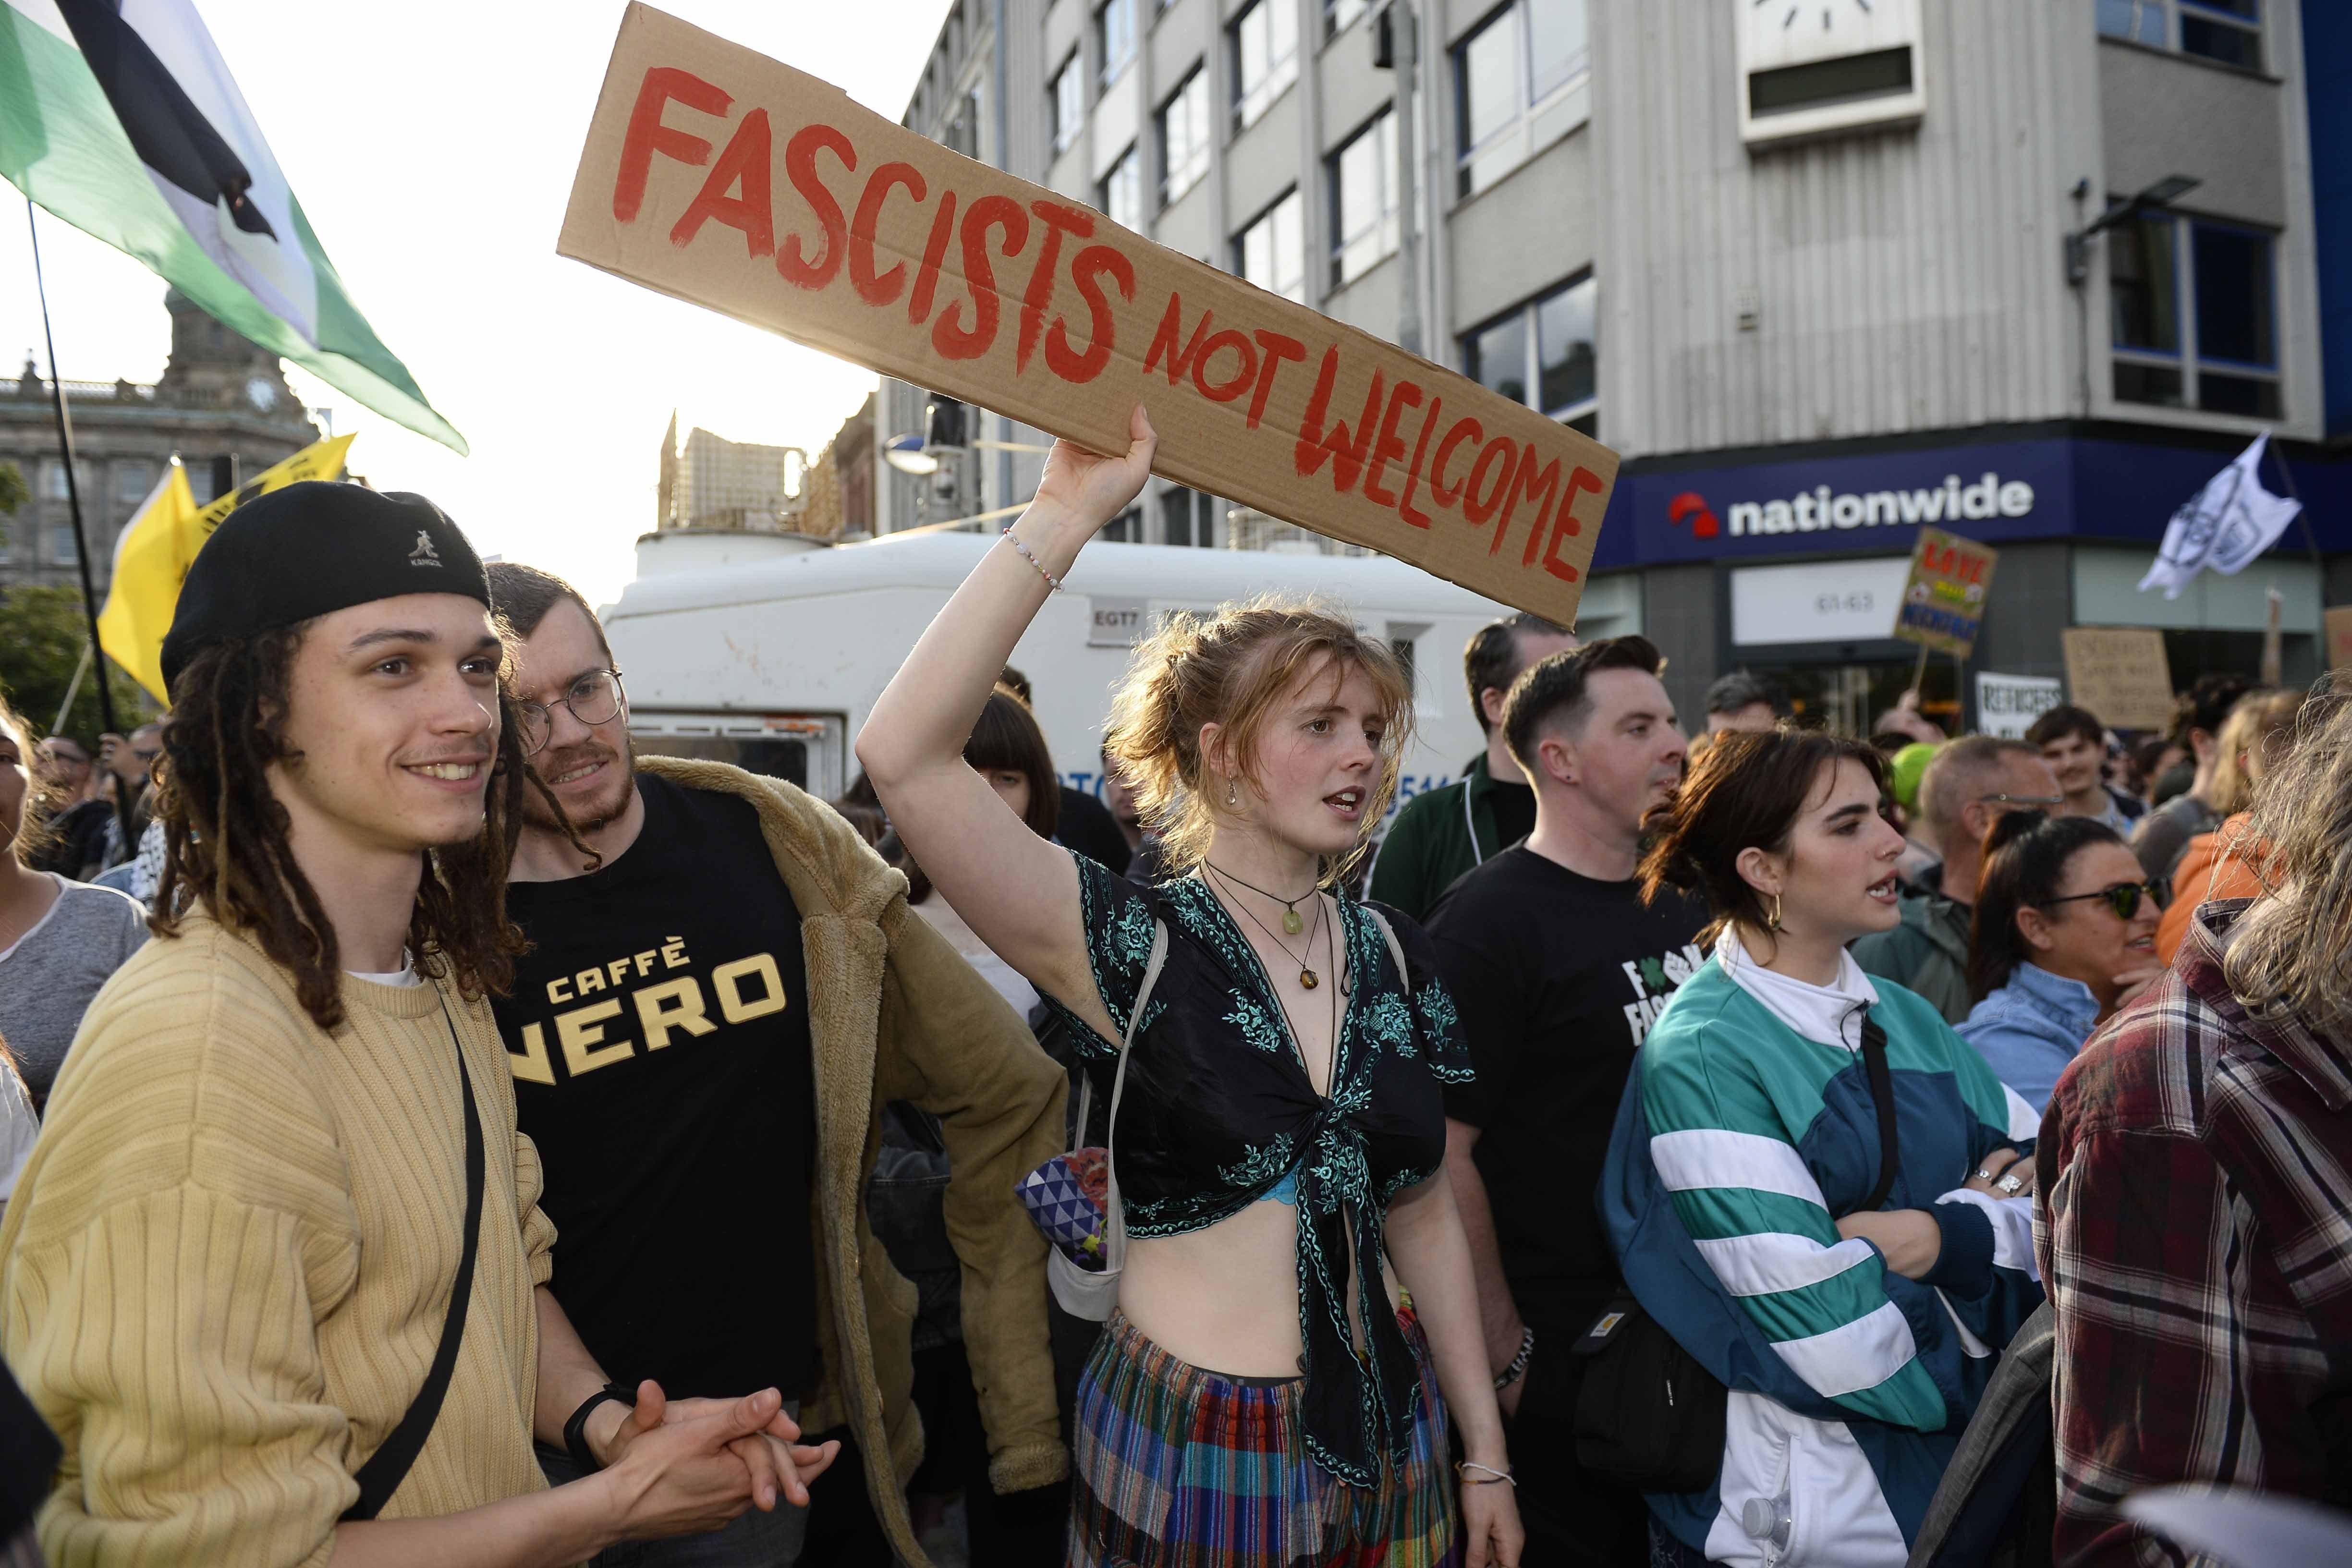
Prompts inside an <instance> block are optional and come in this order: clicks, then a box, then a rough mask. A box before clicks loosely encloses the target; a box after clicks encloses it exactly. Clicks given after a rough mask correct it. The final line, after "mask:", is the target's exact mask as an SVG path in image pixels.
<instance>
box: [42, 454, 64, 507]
mask: <svg viewBox="0 0 2352 1568" xmlns="http://www.w3.org/2000/svg"><path fill="white" fill-rule="evenodd" d="M41 494H42V495H43V496H44V497H47V499H49V500H52V501H62V500H64V499H65V498H66V465H65V460H64V459H63V458H61V457H49V458H44V459H43V460H42V463H41Z"/></svg>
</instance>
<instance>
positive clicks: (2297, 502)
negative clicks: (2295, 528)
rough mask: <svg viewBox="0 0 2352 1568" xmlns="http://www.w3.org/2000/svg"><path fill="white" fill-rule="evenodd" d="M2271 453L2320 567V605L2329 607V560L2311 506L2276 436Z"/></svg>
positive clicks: (2288, 497)
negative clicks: (2313, 523) (2313, 524)
mask: <svg viewBox="0 0 2352 1568" xmlns="http://www.w3.org/2000/svg"><path fill="white" fill-rule="evenodd" d="M2271 455H2272V456H2273V457H2275V458H2277V459H2278V470H2279V477H2280V478H2282V479H2284V480H2285V481H2286V498H2287V499H2288V500H2290V501H2293V502H2294V520H2295V521H2296V522H2298V523H2300V524H2302V525H2303V542H2304V543H2305V545H2306V546H2307V547H2309V549H2310V550H2311V564H2312V565H2314V566H2315V567H2317V568H2318V569H2319V607H2320V608H2321V609H2323V610H2325V609H2326V608H2327V562H2326V559H2325V558H2323V557H2322V556H2321V555H2320V553H2319V536H2318V535H2316V534H2315V533H2313V532H2312V531H2311V508H2310V507H2306V506H2305V505H2304V504H2303V493H2302V492H2301V491H2299V490H2297V489H2296V488H2295V487H2294V469H2292V468H2290V467H2288V466H2287V465H2286V454H2285V453H2284V452H2282V451H2280V450H2279V444H2278V442H2277V440H2276V438H2273V440H2272V442H2271Z"/></svg>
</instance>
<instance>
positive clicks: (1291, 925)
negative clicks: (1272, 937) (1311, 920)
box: [1282, 904, 1307, 936]
mask: <svg viewBox="0 0 2352 1568" xmlns="http://www.w3.org/2000/svg"><path fill="white" fill-rule="evenodd" d="M1282 929H1283V933H1284V934H1285V935H1286V936H1297V935H1298V934H1299V933H1300V932H1301V931H1304V930H1306V929H1307V922H1306V921H1305V920H1304V919H1302V918H1300V916H1299V914H1298V911H1297V910H1296V909H1293V908H1291V907H1290V905H1288V904H1284V905H1283V906H1282Z"/></svg>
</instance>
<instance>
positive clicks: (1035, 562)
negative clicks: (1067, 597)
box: [1004, 519, 1062, 593]
mask: <svg viewBox="0 0 2352 1568" xmlns="http://www.w3.org/2000/svg"><path fill="white" fill-rule="evenodd" d="M1016 520H1017V519H1016ZM1004 542H1005V543H1007V544H1009V545H1011V546H1012V547H1013V549H1016V550H1019V551H1020V552H1021V559H1023V560H1025V561H1027V562H1028V563H1029V564H1030V565H1031V566H1034V567H1035V568H1036V569H1037V575H1038V576H1039V577H1042V578H1044V579H1045V586H1046V587H1047V588H1049V589H1051V590H1053V591H1055V593H1059V592H1061V591H1062V580H1061V579H1060V578H1058V577H1055V575H1054V574H1053V573H1052V572H1050V571H1047V570H1045V562H1044V561H1042V560H1039V559H1037V556H1036V552H1035V551H1034V550H1032V549H1030V548H1029V547H1028V546H1027V545H1025V544H1023V543H1022V542H1021V538H1020V536H1019V535H1017V534H1015V533H1014V532H1013V525H1012V524H1011V523H1007V524H1006V525H1005V526H1004Z"/></svg>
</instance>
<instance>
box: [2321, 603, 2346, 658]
mask: <svg viewBox="0 0 2352 1568" xmlns="http://www.w3.org/2000/svg"><path fill="white" fill-rule="evenodd" d="M2322 623H2323V624H2324V625H2325V626H2326V628H2327V667H2328V668H2329V669H2331V670H2352V604H2339V605H2337V606H2336V608H2335V609H2333V610H2330V611H2328V612H2326V614H2325V615H2324V616H2323V617H2322Z"/></svg>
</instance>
